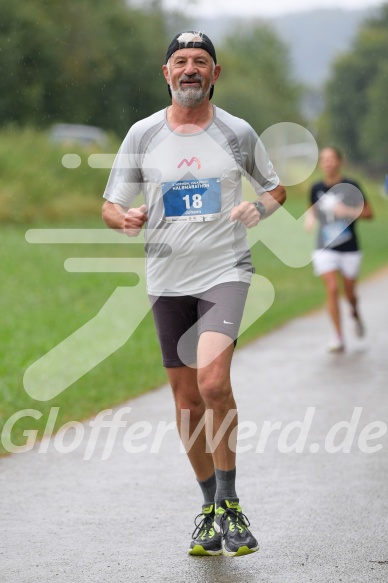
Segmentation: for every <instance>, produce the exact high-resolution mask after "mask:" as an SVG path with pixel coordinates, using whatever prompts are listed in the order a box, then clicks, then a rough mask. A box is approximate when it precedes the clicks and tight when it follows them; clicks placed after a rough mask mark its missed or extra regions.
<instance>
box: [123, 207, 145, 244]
mask: <svg viewBox="0 0 388 583" xmlns="http://www.w3.org/2000/svg"><path fill="white" fill-rule="evenodd" d="M146 221H148V215H147V207H146V205H145V204H143V205H142V206H141V207H140V208H131V209H129V210H128V211H127V213H126V214H125V216H124V233H125V234H126V235H127V236H128V237H137V236H138V234H139V233H140V231H141V229H142V227H143V225H144V223H145V222H146Z"/></svg>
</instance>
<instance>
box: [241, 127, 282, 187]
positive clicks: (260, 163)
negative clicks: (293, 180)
mask: <svg viewBox="0 0 388 583" xmlns="http://www.w3.org/2000/svg"><path fill="white" fill-rule="evenodd" d="M248 128H249V130H248V131H247V132H246V136H245V138H244V140H243V144H242V157H243V163H244V170H245V172H246V174H245V177H246V178H247V179H248V180H249V182H250V183H251V185H252V186H253V188H254V189H255V191H256V193H257V194H258V195H261V194H263V193H264V192H269V191H271V190H274V189H275V188H276V187H277V186H279V184H280V180H279V177H278V175H277V174H276V172H275V169H274V167H273V164H272V162H271V160H270V159H269V156H268V153H267V151H266V149H265V147H264V144H263V142H262V141H261V139H260V138H259V136H258V135H257V134H256V132H255V131H254V130H253V128H251V126H248Z"/></svg>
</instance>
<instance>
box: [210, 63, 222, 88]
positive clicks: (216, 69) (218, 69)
mask: <svg viewBox="0 0 388 583" xmlns="http://www.w3.org/2000/svg"><path fill="white" fill-rule="evenodd" d="M220 74H221V65H216V66H215V67H214V73H213V81H212V84H213V85H214V84H215V82H216V81H217V79H218V77H219V76H220Z"/></svg>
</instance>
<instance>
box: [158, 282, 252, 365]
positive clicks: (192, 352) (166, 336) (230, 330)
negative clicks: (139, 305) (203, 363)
mask: <svg viewBox="0 0 388 583" xmlns="http://www.w3.org/2000/svg"><path fill="white" fill-rule="evenodd" d="M248 289H249V284H248V283H243V282H239V281H236V282H228V283H221V284H219V285H216V286H214V287H212V288H210V289H209V290H207V291H205V292H202V293H200V294H196V295H195V296H160V297H156V296H149V298H150V301H151V305H152V312H153V316H154V320H155V326H156V332H157V335H158V338H159V343H160V347H161V350H162V356H163V366H165V367H167V368H170V367H171V368H173V367H178V366H184V365H189V364H194V363H195V362H196V360H197V345H198V338H199V336H200V335H201V334H202V333H203V332H209V331H211V332H221V333H222V334H226V336H229V337H230V338H232V339H233V340H234V343H235V345H236V342H237V337H238V331H239V328H240V323H241V319H242V315H243V311H244V306H245V301H246V298H247V294H248ZM181 338H182V340H181V342H180V343H179V340H180V339H181ZM178 343H179V348H178ZM178 353H179V355H178Z"/></svg>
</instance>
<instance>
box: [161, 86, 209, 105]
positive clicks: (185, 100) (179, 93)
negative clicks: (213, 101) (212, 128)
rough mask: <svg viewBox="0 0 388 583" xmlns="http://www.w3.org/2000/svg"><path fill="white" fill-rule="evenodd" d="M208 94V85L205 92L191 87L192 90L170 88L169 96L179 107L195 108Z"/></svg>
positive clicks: (200, 88)
mask: <svg viewBox="0 0 388 583" xmlns="http://www.w3.org/2000/svg"><path fill="white" fill-rule="evenodd" d="M209 93H210V85H209V87H208V89H207V90H206V91H204V90H203V89H202V87H195V88H194V87H193V89H182V88H181V87H179V88H178V89H173V88H172V87H171V94H172V96H173V98H174V99H175V101H176V102H177V103H179V105H180V106H181V107H196V106H197V105H200V104H201V103H202V102H203V101H204V100H205V98H206V96H207V95H208V94H209Z"/></svg>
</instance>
